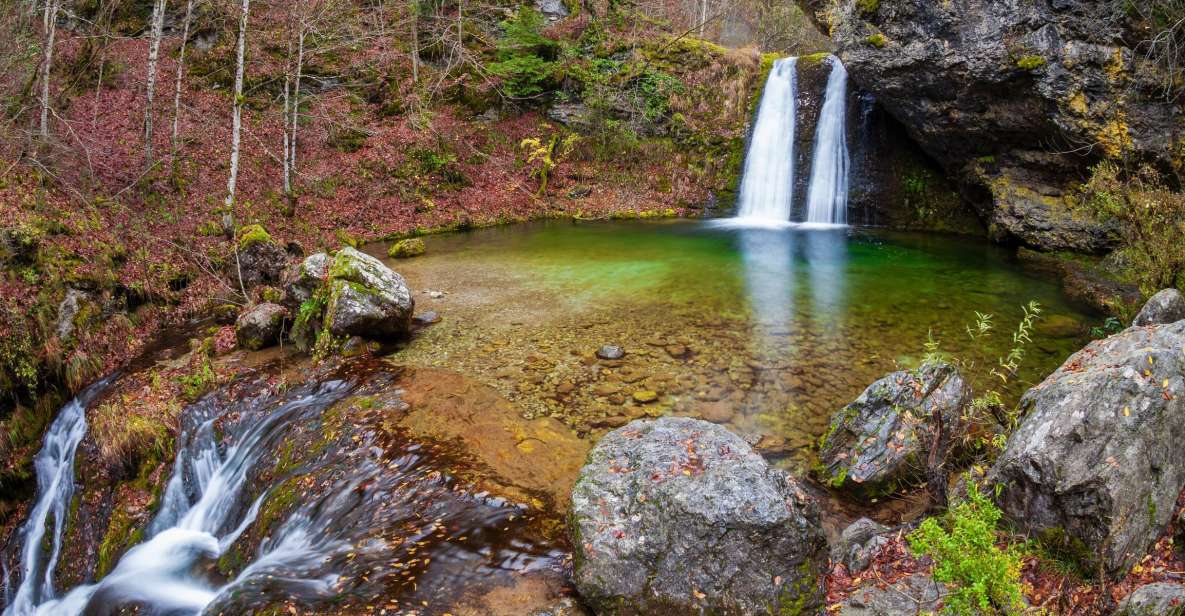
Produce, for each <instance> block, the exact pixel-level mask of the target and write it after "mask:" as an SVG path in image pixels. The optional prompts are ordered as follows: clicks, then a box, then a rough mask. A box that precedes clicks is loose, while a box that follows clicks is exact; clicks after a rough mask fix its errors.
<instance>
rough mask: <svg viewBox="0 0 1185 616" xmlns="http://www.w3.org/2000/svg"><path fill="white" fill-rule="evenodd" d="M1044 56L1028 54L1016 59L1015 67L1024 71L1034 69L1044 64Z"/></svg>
mask: <svg viewBox="0 0 1185 616" xmlns="http://www.w3.org/2000/svg"><path fill="white" fill-rule="evenodd" d="M1046 62H1047V60H1046V59H1045V56H1038V55H1028V56H1021V57H1019V58H1017V59H1016V67H1017V68H1019V69H1021V70H1024V71H1035V70H1037V69H1039V68H1041V67H1042V66H1045V63H1046Z"/></svg>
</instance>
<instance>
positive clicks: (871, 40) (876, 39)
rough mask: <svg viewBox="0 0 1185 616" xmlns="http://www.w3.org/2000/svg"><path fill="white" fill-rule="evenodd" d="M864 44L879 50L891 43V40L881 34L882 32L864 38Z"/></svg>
mask: <svg viewBox="0 0 1185 616" xmlns="http://www.w3.org/2000/svg"><path fill="white" fill-rule="evenodd" d="M864 42H865V43H868V44H869V45H872V46H873V47H876V48H877V49H881V48H883V47H884V46H885V45H886V44H887V43H888V42H889V39H887V38H885V35H883V34H881V33H880V32H876V33H873V34H869V35H868V36H866V37H864Z"/></svg>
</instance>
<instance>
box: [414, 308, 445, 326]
mask: <svg viewBox="0 0 1185 616" xmlns="http://www.w3.org/2000/svg"><path fill="white" fill-rule="evenodd" d="M412 320H413V321H415V322H416V325H433V324H435V323H439V322H440V314H439V313H437V312H436V311H435V310H426V311H424V312H421V313H419V314H417V315H416V316H414V317H412Z"/></svg>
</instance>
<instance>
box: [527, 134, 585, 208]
mask: <svg viewBox="0 0 1185 616" xmlns="http://www.w3.org/2000/svg"><path fill="white" fill-rule="evenodd" d="M579 140H580V136H579V135H577V134H575V133H570V134H568V135H566V136H565V137H563V138H562V139H561V138H560V136H559V135H558V134H556V135H552V136H551V139H550V140H548V142H547V145H544V144H543V141H541V140H540V139H539V138H538V137H527V138H526V139H523V140H522V143H520V144H519V147H521V148H522V149H523V150H524V151H526V153H527V164H528V165H533V166H534V170H533V173H534V175H535V177H537V178H539V192H538V193H537V194H540V195H542V194H543V193H544V192H546V191H547V178H548V175H549V174H550V173H551V170H552V169H555V167H556V165H558V164H560V162H562V161H563V160H564V159H565V158H567V157H568V156H569V155H570V154H572V148H573V147H575V145H576V142H577V141H579Z"/></svg>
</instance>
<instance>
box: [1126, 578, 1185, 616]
mask: <svg viewBox="0 0 1185 616" xmlns="http://www.w3.org/2000/svg"><path fill="white" fill-rule="evenodd" d="M1183 615H1185V584H1169V583H1164V582H1161V583H1157V584H1148V585H1147V586H1141V587H1139V588H1137V589H1136V590H1135V591H1134V592H1132V594H1130V595H1128V596H1127V598H1126V599H1124V600H1123V601H1120V602H1119V609H1117V610H1115V616H1183Z"/></svg>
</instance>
